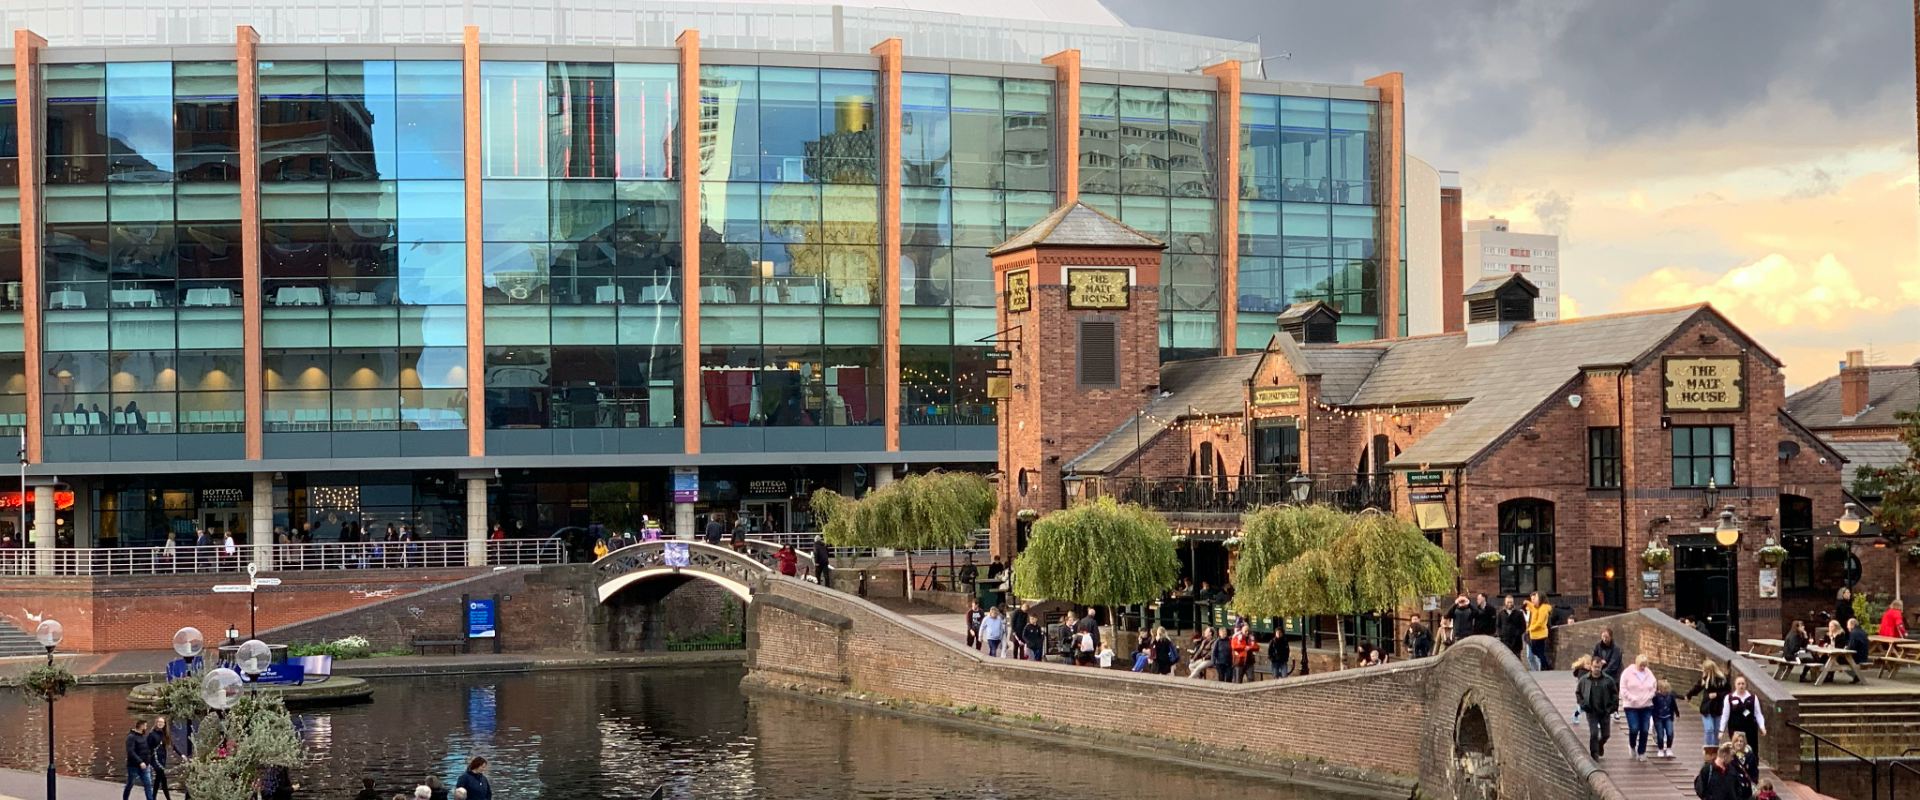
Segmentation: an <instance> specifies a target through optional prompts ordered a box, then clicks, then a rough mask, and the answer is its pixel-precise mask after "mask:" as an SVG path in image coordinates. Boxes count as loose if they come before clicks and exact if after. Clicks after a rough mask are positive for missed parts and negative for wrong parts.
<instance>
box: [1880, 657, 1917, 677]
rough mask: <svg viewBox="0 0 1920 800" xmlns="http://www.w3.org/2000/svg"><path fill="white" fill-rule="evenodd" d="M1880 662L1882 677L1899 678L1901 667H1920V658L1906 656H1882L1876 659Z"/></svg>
mask: <svg viewBox="0 0 1920 800" xmlns="http://www.w3.org/2000/svg"><path fill="white" fill-rule="evenodd" d="M1874 660H1875V661H1878V662H1879V663H1880V677H1882V678H1898V677H1900V668H1901V667H1920V659H1915V658H1908V657H1906V656H1891V655H1889V656H1881V657H1879V658H1877V659H1874Z"/></svg>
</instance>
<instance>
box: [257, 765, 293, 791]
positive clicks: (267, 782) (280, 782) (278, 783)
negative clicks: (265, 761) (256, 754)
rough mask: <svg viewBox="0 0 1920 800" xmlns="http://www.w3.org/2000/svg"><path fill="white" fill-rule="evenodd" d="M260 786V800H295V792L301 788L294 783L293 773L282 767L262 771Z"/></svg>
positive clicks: (271, 767)
mask: <svg viewBox="0 0 1920 800" xmlns="http://www.w3.org/2000/svg"><path fill="white" fill-rule="evenodd" d="M259 784H260V800H293V790H294V789H297V788H299V787H298V786H296V785H295V784H294V782H293V771H292V770H289V769H288V768H286V767H284V766H280V765H274V766H270V767H266V768H264V769H262V770H261V772H260V780H259Z"/></svg>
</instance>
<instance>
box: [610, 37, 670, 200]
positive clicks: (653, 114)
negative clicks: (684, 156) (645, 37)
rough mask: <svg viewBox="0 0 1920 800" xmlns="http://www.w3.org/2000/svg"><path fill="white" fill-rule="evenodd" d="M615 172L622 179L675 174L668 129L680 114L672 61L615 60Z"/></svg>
mask: <svg viewBox="0 0 1920 800" xmlns="http://www.w3.org/2000/svg"><path fill="white" fill-rule="evenodd" d="M613 79H614V95H615V100H614V113H615V114H616V115H617V117H616V118H617V121H618V124H616V125H615V126H614V137H615V145H614V146H615V152H616V174H617V175H618V176H619V177H620V178H622V179H625V180H660V179H664V178H673V177H676V174H677V173H676V172H675V170H674V169H673V162H672V158H673V130H674V127H675V120H677V119H678V118H679V113H680V106H679V102H678V100H677V98H678V96H679V91H680V86H679V69H678V68H677V67H674V66H673V65H671V64H615V65H614V66H613Z"/></svg>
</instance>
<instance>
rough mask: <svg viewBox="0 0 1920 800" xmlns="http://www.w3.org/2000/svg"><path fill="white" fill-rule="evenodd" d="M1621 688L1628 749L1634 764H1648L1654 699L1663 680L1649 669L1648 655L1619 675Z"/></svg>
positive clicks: (1643, 654) (1638, 659) (1635, 660)
mask: <svg viewBox="0 0 1920 800" xmlns="http://www.w3.org/2000/svg"><path fill="white" fill-rule="evenodd" d="M1601 671H1602V672H1605V671H1606V670H1604V669H1602V670H1601ZM1619 686H1620V707H1621V708H1622V709H1623V710H1625V711H1626V714H1627V747H1628V748H1630V749H1632V750H1633V760H1635V761H1645V760H1647V734H1648V733H1650V732H1652V729H1653V696H1654V695H1655V694H1657V693H1659V691H1660V679H1659V678H1656V677H1654V675H1653V670H1651V669H1648V668H1647V655H1646V654H1645V653H1641V654H1640V655H1639V656H1638V657H1636V658H1634V660H1633V666H1631V667H1628V668H1627V669H1626V670H1624V671H1623V672H1621V673H1620V683H1619Z"/></svg>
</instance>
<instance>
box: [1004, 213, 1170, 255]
mask: <svg viewBox="0 0 1920 800" xmlns="http://www.w3.org/2000/svg"><path fill="white" fill-rule="evenodd" d="M1040 244H1050V245H1062V246H1068V247H1158V248H1164V247H1166V246H1167V244H1166V242H1162V241H1160V240H1159V239H1155V238H1153V237H1151V236H1148V235H1146V234H1144V233H1141V232H1139V231H1136V230H1134V229H1132V228H1129V227H1127V225H1126V223H1124V222H1121V221H1120V220H1117V219H1114V218H1113V217H1109V216H1107V215H1106V212H1103V211H1101V210H1100V209H1097V208H1094V207H1093V206H1090V205H1087V204H1086V203H1081V202H1075V203H1073V204H1071V205H1064V206H1061V207H1059V208H1056V209H1054V210H1053V213H1051V214H1048V215H1046V216H1044V217H1041V218H1040V221H1039V222H1036V223H1034V224H1033V227H1030V228H1028V229H1026V230H1024V231H1021V232H1019V233H1016V234H1014V235H1013V238H1010V239H1008V240H1006V241H1004V242H1001V243H999V244H997V245H994V247H993V249H992V250H988V251H987V254H988V255H999V254H1001V253H1011V252H1013V251H1015V250H1020V249H1023V248H1027V247H1032V246H1034V245H1040Z"/></svg>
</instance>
